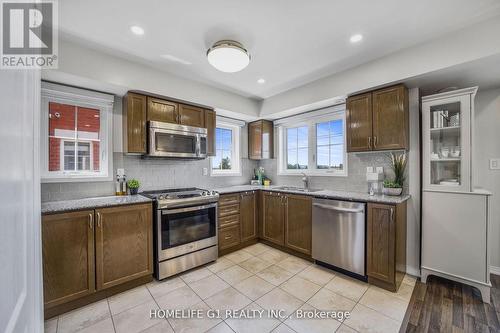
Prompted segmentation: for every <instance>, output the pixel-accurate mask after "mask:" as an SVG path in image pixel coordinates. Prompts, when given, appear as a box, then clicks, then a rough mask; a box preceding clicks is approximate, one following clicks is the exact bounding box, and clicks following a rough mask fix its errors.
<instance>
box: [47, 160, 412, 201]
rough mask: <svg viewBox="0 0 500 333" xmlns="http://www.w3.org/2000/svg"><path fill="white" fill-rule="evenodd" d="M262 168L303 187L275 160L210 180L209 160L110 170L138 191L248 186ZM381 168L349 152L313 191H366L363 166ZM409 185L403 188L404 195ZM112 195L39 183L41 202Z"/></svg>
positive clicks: (104, 188) (96, 187)
mask: <svg viewBox="0 0 500 333" xmlns="http://www.w3.org/2000/svg"><path fill="white" fill-rule="evenodd" d="M259 165H260V166H262V167H264V169H265V173H266V175H267V176H268V177H269V178H271V180H272V183H273V184H275V185H291V186H302V181H301V177H300V176H278V174H277V160H276V159H273V160H263V161H260V162H259V161H253V160H249V159H246V158H243V159H242V172H241V176H230V177H211V176H210V175H207V176H204V175H203V168H207V169H208V168H209V167H210V163H209V160H208V159H206V160H195V161H190V160H187V161H179V160H166V159H151V158H150V159H148V158H141V157H140V156H132V155H126V154H123V153H114V154H113V169H114V170H115V171H116V169H118V168H124V169H125V173H126V176H127V179H131V178H136V179H138V180H139V181H140V183H141V190H154V189H162V188H173V187H177V188H179V187H192V186H196V187H201V188H208V189H210V188H216V187H224V186H231V185H241V184H248V183H249V180H250V179H251V178H252V176H253V171H254V169H255V168H257V167H258V166H259ZM368 166H373V167H377V166H382V167H384V172H385V174H386V175H387V176H391V175H392V171H391V169H390V166H389V157H388V153H384V152H378V153H351V154H348V170H349V172H348V176H347V177H311V178H310V186H311V187H312V188H321V189H330V190H341V191H342V190H344V191H355V192H365V191H366V190H367V184H366V180H365V174H366V167H368ZM407 188H408V184H406V185H405V190H406V192H407ZM113 194H114V182H113V181H107V182H85V183H82V182H74V183H46V184H42V201H57V200H67V199H80V198H85V197H92V196H107V195H113Z"/></svg>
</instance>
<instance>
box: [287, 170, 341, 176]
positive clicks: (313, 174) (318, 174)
mask: <svg viewBox="0 0 500 333" xmlns="http://www.w3.org/2000/svg"><path fill="white" fill-rule="evenodd" d="M303 173H305V174H306V176H308V177H347V176H348V173H347V172H314V171H309V172H307V171H298V172H293V171H292V172H289V171H288V172H285V171H278V176H300V177H303V176H304V175H303Z"/></svg>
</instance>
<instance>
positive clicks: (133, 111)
mask: <svg viewBox="0 0 500 333" xmlns="http://www.w3.org/2000/svg"><path fill="white" fill-rule="evenodd" d="M146 110H147V97H146V96H144V95H140V94H135V93H128V94H127V95H125V97H124V98H123V129H122V131H123V147H124V149H126V151H127V152H128V153H134V154H145V153H146V151H147V147H146V136H147V135H146V130H147V127H146V117H147V115H146Z"/></svg>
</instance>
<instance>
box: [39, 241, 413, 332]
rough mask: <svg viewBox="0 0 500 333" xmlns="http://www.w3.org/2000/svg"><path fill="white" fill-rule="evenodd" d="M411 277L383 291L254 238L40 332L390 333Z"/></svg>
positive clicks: (62, 318)
mask: <svg viewBox="0 0 500 333" xmlns="http://www.w3.org/2000/svg"><path fill="white" fill-rule="evenodd" d="M414 285H415V280H414V279H413V278H412V277H409V276H406V277H405V280H404V281H403V284H402V285H401V287H400V289H399V291H398V292H397V293H391V292H388V291H385V290H382V289H379V288H377V287H374V286H369V285H368V284H366V283H363V282H360V281H358V280H354V279H352V278H349V277H347V276H345V275H342V274H339V273H336V272H333V271H330V270H328V269H325V268H323V267H320V266H317V265H314V264H312V263H310V262H308V261H305V260H303V259H300V258H297V257H294V256H291V255H288V254H286V253H284V252H281V251H278V250H276V249H273V248H271V247H269V246H267V245H264V244H261V243H258V244H255V245H252V246H249V247H247V248H244V249H242V250H239V251H237V252H234V253H231V254H229V255H226V256H224V257H221V258H219V259H218V260H217V261H216V262H215V263H211V264H208V265H206V266H204V267H199V268H197V269H194V270H192V271H189V272H187V273H184V274H181V275H179V276H176V277H172V278H169V279H166V280H164V281H162V282H158V281H154V282H151V283H149V284H147V285H144V286H140V287H138V288H135V289H132V290H129V291H126V292H124V293H121V294H118V295H115V296H113V297H110V298H108V299H105V300H101V301H99V302H96V303H93V304H90V305H87V306H85V307H83V308H80V309H77V310H74V311H71V312H68V313H66V314H63V315H61V316H59V317H57V318H53V319H50V320H48V321H46V322H45V332H47V333H56V332H57V333H71V332H99V333H108V332H109V333H114V332H116V333H136V332H144V333H146V332H150V333H152V332H165V333H168V332H176V333H177V332H237V333H244V332H252V333H253V332H280V333H283V332H298V333H301V332H307V333H310V332H384V333H386V332H398V331H399V327H400V326H401V322H402V320H403V317H404V315H405V311H406V308H407V306H408V303H409V300H410V297H411V294H412V291H413V287H414ZM151 309H200V310H207V309H219V310H221V311H222V313H223V311H224V310H226V309H234V310H240V309H253V310H266V309H283V310H284V313H286V315H287V316H288V315H291V316H289V317H287V318H282V320H278V319H275V318H272V317H269V318H264V319H235V318H227V317H224V318H223V319H208V318H206V319H168V320H167V319H150V317H149V314H150V311H151ZM298 309H301V310H314V309H318V310H325V311H330V310H345V311H351V316H350V318H348V319H346V320H344V322H341V321H337V320H335V319H331V318H330V319H298V318H296V316H294V315H293V314H294V313H296V311H297V310H298Z"/></svg>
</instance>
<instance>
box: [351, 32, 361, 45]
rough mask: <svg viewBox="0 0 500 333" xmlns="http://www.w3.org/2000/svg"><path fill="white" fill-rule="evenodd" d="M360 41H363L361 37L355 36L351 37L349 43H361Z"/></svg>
mask: <svg viewBox="0 0 500 333" xmlns="http://www.w3.org/2000/svg"><path fill="white" fill-rule="evenodd" d="M362 39H363V35H361V34H355V35H352V36H351V38H350V41H351V43H357V42H361V40H362Z"/></svg>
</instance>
